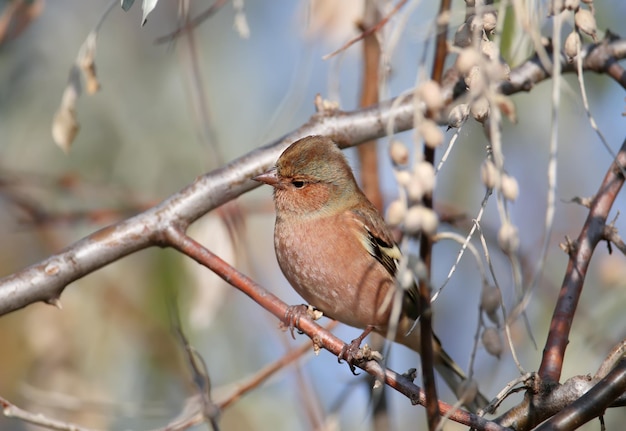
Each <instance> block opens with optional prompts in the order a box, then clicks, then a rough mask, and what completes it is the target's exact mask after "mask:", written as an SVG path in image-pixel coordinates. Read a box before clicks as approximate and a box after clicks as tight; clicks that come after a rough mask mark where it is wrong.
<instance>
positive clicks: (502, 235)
mask: <svg viewBox="0 0 626 431" xmlns="http://www.w3.org/2000/svg"><path fill="white" fill-rule="evenodd" d="M498 245H499V246H500V248H501V249H502V251H503V252H504V253H506V254H513V253H515V252H516V251H517V250H518V249H519V233H518V231H517V227H515V226H514V225H513V224H512V223H510V222H508V221H506V222H504V223H503V224H502V226H500V230H499V231H498Z"/></svg>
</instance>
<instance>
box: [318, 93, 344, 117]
mask: <svg viewBox="0 0 626 431" xmlns="http://www.w3.org/2000/svg"><path fill="white" fill-rule="evenodd" d="M313 103H314V104H315V112H317V113H318V114H331V113H333V112H337V111H339V103H338V102H333V101H332V100H327V99H324V98H322V95H321V94H319V93H317V94H316V95H315V100H314V101H313Z"/></svg>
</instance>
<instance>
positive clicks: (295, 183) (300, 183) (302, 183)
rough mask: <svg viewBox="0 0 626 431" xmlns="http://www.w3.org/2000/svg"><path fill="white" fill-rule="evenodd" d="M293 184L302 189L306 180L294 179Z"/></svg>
mask: <svg viewBox="0 0 626 431" xmlns="http://www.w3.org/2000/svg"><path fill="white" fill-rule="evenodd" d="M291 184H293V186H294V187H295V188H297V189H301V188H302V187H304V181H298V180H295V181H292V182H291Z"/></svg>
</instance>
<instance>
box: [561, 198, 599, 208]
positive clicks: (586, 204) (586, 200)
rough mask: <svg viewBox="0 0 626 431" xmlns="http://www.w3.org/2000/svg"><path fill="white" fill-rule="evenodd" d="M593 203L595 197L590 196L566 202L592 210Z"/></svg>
mask: <svg viewBox="0 0 626 431" xmlns="http://www.w3.org/2000/svg"><path fill="white" fill-rule="evenodd" d="M592 201H593V196H590V197H580V196H574V197H573V198H572V199H570V200H569V201H566V202H573V203H575V204H578V205H582V206H584V207H585V208H591V202H592Z"/></svg>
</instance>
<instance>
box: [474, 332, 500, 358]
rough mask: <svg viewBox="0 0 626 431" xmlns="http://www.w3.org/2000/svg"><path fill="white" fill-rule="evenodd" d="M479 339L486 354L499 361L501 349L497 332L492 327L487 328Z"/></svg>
mask: <svg viewBox="0 0 626 431" xmlns="http://www.w3.org/2000/svg"><path fill="white" fill-rule="evenodd" d="M480 339H481V341H482V343H483V346H485V350H486V351H487V353H489V354H490V355H492V356H495V357H496V358H498V359H500V356H501V355H502V350H503V348H502V339H501V338H500V333H499V332H498V330H497V329H496V328H493V327H487V328H485V329H484V330H483V334H482V336H481V338H480Z"/></svg>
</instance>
